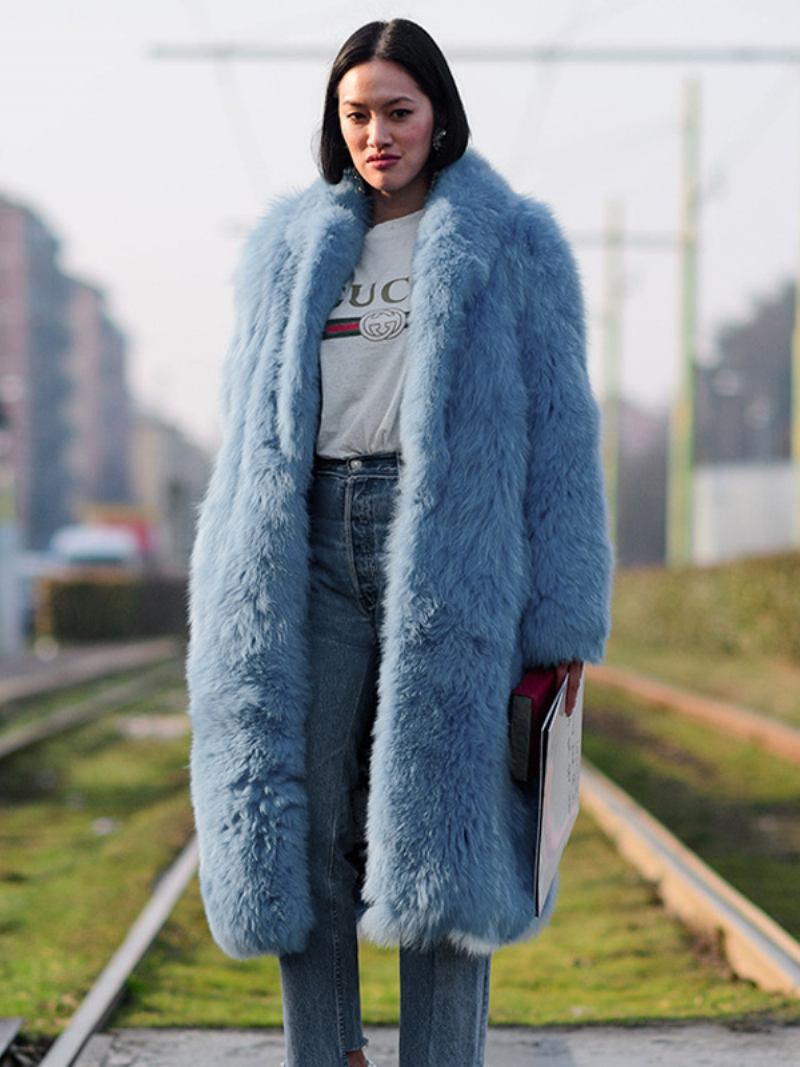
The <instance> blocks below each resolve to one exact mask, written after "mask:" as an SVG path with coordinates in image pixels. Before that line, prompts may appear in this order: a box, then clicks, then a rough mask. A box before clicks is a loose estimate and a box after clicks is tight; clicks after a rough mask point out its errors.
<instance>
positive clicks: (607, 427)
mask: <svg viewBox="0 0 800 1067" xmlns="http://www.w3.org/2000/svg"><path fill="white" fill-rule="evenodd" d="M622 231H623V207H622V202H621V201H620V200H609V201H608V203H607V206H606V232H605V299H604V308H603V466H604V469H605V482H606V499H607V500H608V513H609V527H610V532H611V539H612V542H613V544H614V547H615V548H616V547H617V540H618V536H619V518H618V517H619V463H620V402H621V395H622V382H621V377H622V373H621V368H622V304H623V299H624V295H625V294H624V275H623V269H622V268H623V264H622V248H623V232H622Z"/></svg>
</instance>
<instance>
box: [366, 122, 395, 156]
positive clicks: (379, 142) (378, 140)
mask: <svg viewBox="0 0 800 1067" xmlns="http://www.w3.org/2000/svg"><path fill="white" fill-rule="evenodd" d="M368 140H369V145H370V147H371V148H377V149H379V150H380V149H381V148H383V147H384V146H385V145H387V144H389V143H390V142H391V140H392V137H391V134H390V132H389V127H388V125H387V123H386V122H385V120H384V119H383V117H381V116H378V117H377V118H375V119H373V121H372V122H371V123H370V125H369V137H368Z"/></svg>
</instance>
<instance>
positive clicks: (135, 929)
mask: <svg viewBox="0 0 800 1067" xmlns="http://www.w3.org/2000/svg"><path fill="white" fill-rule="evenodd" d="M197 861H198V851H197V837H196V835H194V834H193V835H192V837H191V838H190V840H189V842H188V843H187V844H186V845H185V846H184V848H183V850H182V852H181V853H180V855H179V856H178V857H177V859H176V860H175V861H174V863H173V864H172V865H171V866H170V867H169V868H168V869H167V871H166V872H165V873H164V875H163V876H162V878H161V879H160V881H159V883H158V885H157V887H156V890H155V892H154V893H153V895H152V896H151V897H150V899H149V901H148V902H147V904H146V905H145V906H144V908H143V909H142V911H141V912H140V913H139V916H138V918H137V919H136V920H135V922H134V923H133V926H131V928H130V930H129V932H128V935H127V937H126V938H125V940H124V941H123V942H122V944H121V945H120V947H119V948H118V949H117V951H116V952H115V953H114V955H113V956H112V957H111V959H110V960H109V962H108V964H107V965H106V966H105V967H104V968H103V971H102V972H101V974H100V975H99V977H98V978H97V981H96V982H95V983H94V985H93V986H92V988H91V989H90V990H89V992H88V993H87V994H86V996H85V997H84V999H83V1000H82V1001H81V1004H80V1006H79V1008H78V1009H77V1011H76V1012H75V1014H74V1015H73V1016H72V1018H71V1019H70V1021H69V1023H68V1024H67V1026H66V1028H65V1029H64V1030H63V1031H62V1032H61V1034H59V1036H58V1037H57V1038H56V1040H55V1041H54V1042H53V1044H52V1045H51V1046H50V1048H49V1049H48V1050H47V1053H46V1055H45V1057H44V1059H43V1060H42V1061H41V1063H40V1065H39V1067H71V1065H72V1064H73V1063H75V1060H76V1059H77V1057H78V1056H79V1055H80V1053H81V1050H82V1049H83V1047H84V1046H85V1045H86V1043H87V1041H88V1040H89V1038H90V1037H91V1036H92V1034H94V1033H95V1032H96V1031H97V1030H98V1029H99V1028H100V1027H101V1026H102V1025H103V1022H104V1021H105V1019H106V1018H107V1017H108V1015H109V1014H110V1012H111V1011H112V1009H113V1008H114V1005H115V1004H116V1003H117V1001H118V999H119V998H120V996H121V995H122V993H123V991H124V989H125V982H126V981H127V979H128V976H129V975H130V974H131V972H132V971H133V969H134V967H136V965H137V964H138V962H139V960H140V959H141V958H142V956H143V955H144V954H145V952H146V951H147V949H148V948H149V947H150V945H151V944H152V943H153V941H154V940H155V938H156V936H157V934H158V932H159V930H160V929H161V927H162V926H163V925H164V923H165V922H166V921H167V919H168V918H169V915H170V913H171V912H172V909H173V908H174V907H175V904H176V903H177V901H178V900H179V899H180V897H181V894H182V893H183V892H184V890H185V889H186V886H187V885H188V884H189V881H190V879H191V878H192V876H193V875H194V872H195V870H196V869H197Z"/></svg>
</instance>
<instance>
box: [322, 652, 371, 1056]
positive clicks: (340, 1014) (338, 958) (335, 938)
mask: <svg viewBox="0 0 800 1067" xmlns="http://www.w3.org/2000/svg"><path fill="white" fill-rule="evenodd" d="M369 663H370V667H371V665H372V658H371V657H370V661H369ZM369 670H370V668H369V667H368V668H367V670H365V671H364V674H363V675H362V677H361V684H360V685H359V687H358V696H357V697H356V699H355V700H354V701H353V712H352V715H351V716H350V722H349V724H348V727H347V737H348V739H351V738H352V736H353V723H354V722H355V720H356V716H357V715H358V710H359V708H360V707H361V698H362V697H363V695H364V682H365V681H366V678H367V676H368V674H369ZM345 796H346V794H345V793H342V795H341V796H340V797H339V799H338V801H337V804H336V815H335V816H334V819H333V828H332V830H331V843H330V850H329V852H328V870H327V879H328V899H329V900H330V902H331V908H330V915H331V942H332V944H333V971H334V974H333V980H334V986H335V989H336V1026H337V1028H338V1031H339V1052H340V1054H341V1057H342V1064H343V1067H349V1065H348V1060H347V1053H346V1051H345V1047H344V1045H345V1035H344V989H343V986H342V954H341V947H340V943H339V935H338V927H337V921H336V920H337V911H336V895H335V893H333V891H332V885H331V882H332V874H333V863H334V857H335V854H336V840H337V837H338V834H339V824H340V820H341V816H342V804H343V803H344V801H345ZM356 981H358V975H356ZM360 1028H361V1020H359V1029H360Z"/></svg>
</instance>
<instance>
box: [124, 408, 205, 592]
mask: <svg viewBox="0 0 800 1067" xmlns="http://www.w3.org/2000/svg"><path fill="white" fill-rule="evenodd" d="M209 473H210V457H209V456H208V453H207V452H205V451H204V450H203V449H202V448H200V447H199V446H198V445H196V444H194V443H193V442H192V441H190V440H189V438H188V437H187V436H186V435H185V434H184V433H183V432H182V431H181V430H179V429H178V428H177V427H176V426H175V425H174V424H172V423H170V422H168V421H167V420H166V419H164V418H163V417H162V416H160V415H157V414H155V413H153V412H146V411H135V413H134V417H133V425H132V448H131V484H132V489H133V496H134V499H135V500H136V502H137V504H138V505H139V506H140V507H141V508H142V509H144V511H145V512H146V513H147V514H149V515H151V516H152V517H153V522H154V524H155V555H156V558H157V560H158V565H159V568H160V569H163V570H166V571H173V572H185V571H186V570H187V569H188V565H189V557H190V555H191V551H192V543H193V541H194V532H195V523H196V521H197V507H198V505H199V503H200V500H201V498H202V495H203V492H204V491H205V487H206V483H207V481H208V476H209Z"/></svg>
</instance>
